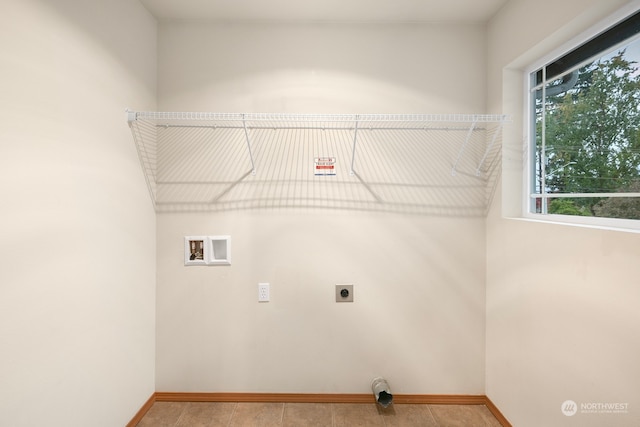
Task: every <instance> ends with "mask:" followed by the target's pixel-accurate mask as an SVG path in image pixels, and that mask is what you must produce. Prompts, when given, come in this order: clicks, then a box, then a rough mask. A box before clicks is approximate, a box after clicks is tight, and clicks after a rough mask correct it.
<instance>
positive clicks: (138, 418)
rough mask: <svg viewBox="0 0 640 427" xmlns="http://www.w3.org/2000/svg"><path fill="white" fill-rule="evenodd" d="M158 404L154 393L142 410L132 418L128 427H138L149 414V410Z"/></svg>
mask: <svg viewBox="0 0 640 427" xmlns="http://www.w3.org/2000/svg"><path fill="white" fill-rule="evenodd" d="M154 403H156V394H155V393H153V394H152V395H151V397H150V398H149V399H148V400H147V401H146V402H145V403H144V405H142V408H140V410H139V411H138V412H136V414H135V415H134V416H133V418H131V421H129V423H128V424H127V426H126V427H136V426H137V425H138V423H139V422H140V421H142V419H143V418H144V416H145V415H146V414H147V412H149V409H151V407H152V406H153V404H154Z"/></svg>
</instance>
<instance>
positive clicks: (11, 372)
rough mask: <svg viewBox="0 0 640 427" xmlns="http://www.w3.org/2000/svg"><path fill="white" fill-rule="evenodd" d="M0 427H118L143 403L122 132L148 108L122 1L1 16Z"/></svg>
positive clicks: (147, 385) (143, 318)
mask: <svg viewBox="0 0 640 427" xmlns="http://www.w3.org/2000/svg"><path fill="white" fill-rule="evenodd" d="M2 9H3V11H2V13H1V14H0V34H1V36H0V51H1V52H2V54H1V55H0V99H1V101H0V116H2V120H1V122H2V125H1V126H0V200H1V201H0V205H1V206H2V207H1V208H0V218H1V219H2V221H1V223H0V236H1V239H0V260H1V261H0V341H1V342H2V351H0V384H1V385H0V424H1V425H4V426H15V427H17V426H36V425H51V426H89V425H90V426H109V427H111V426H117V425H124V424H126V423H127V422H128V421H129V420H130V419H131V418H132V416H133V415H134V414H135V413H136V411H137V410H138V409H139V408H140V406H141V405H142V404H143V403H144V402H145V401H146V400H147V399H148V398H149V396H150V395H151V394H152V393H153V392H154V351H155V348H154V341H155V338H154V320H155V319H154V310H155V306H154V300H155V215H154V212H153V209H152V206H151V203H150V201H149V197H148V193H147V189H146V186H145V182H144V177H143V175H142V173H141V170H140V166H139V164H138V160H137V155H136V151H135V147H134V144H133V142H132V138H131V136H130V133H129V130H128V127H127V125H126V121H125V114H124V109H125V108H126V107H128V106H136V107H139V106H143V107H146V108H155V85H156V72H155V70H156V23H155V20H154V19H153V18H152V17H151V16H150V15H149V14H148V13H147V11H146V10H145V9H144V8H142V7H141V6H140V5H139V4H138V3H137V2H131V1H128V0H112V1H108V2H106V1H97V0H95V1H80V0H66V1H65V0H46V1H44V0H42V1H37V0H24V1H18V2H3V8H2Z"/></svg>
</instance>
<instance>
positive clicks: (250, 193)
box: [127, 110, 507, 216]
mask: <svg viewBox="0 0 640 427" xmlns="http://www.w3.org/2000/svg"><path fill="white" fill-rule="evenodd" d="M127 120H128V123H129V126H130V128H131V132H132V135H133V138H134V141H135V144H136V147H137V150H138V155H139V158H140V162H141V166H142V169H143V171H144V175H145V179H146V181H147V185H148V187H149V193H150V195H151V199H152V201H153V204H154V207H155V209H156V210H157V211H158V212H175V211H183V212H188V211H210V210H214V211H215V210H236V209H256V208H313V209H316V208H329V209H355V210H371V211H391V212H403V213H417V214H428V215H463V216H480V215H484V214H485V212H486V208H487V205H488V202H489V199H490V197H491V195H492V193H493V186H494V184H495V179H494V178H495V174H494V171H495V170H496V168H497V165H498V164H499V162H500V145H501V144H500V136H501V129H502V126H503V124H504V123H505V122H506V121H507V117H505V116H502V115H479V114H274V113H204V112H202V113H198V112H139V111H131V110H127ZM318 159H322V160H325V161H330V164H331V166H330V168H331V169H330V172H327V171H326V170H320V169H318ZM319 171H320V173H318V172H319Z"/></svg>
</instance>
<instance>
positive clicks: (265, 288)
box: [258, 283, 269, 302]
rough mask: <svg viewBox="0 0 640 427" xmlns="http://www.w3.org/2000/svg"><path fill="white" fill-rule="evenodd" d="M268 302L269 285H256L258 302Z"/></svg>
mask: <svg viewBox="0 0 640 427" xmlns="http://www.w3.org/2000/svg"><path fill="white" fill-rule="evenodd" d="M268 301H269V284H268V283H258V302H268Z"/></svg>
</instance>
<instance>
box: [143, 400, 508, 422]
mask: <svg viewBox="0 0 640 427" xmlns="http://www.w3.org/2000/svg"><path fill="white" fill-rule="evenodd" d="M219 426H225V427H228V426H234V427H236V426H242V427H254V426H255V427H271V426H274V427H325V426H326V427H343V426H344V427H357V426H363V427H413V426H416V427H445V426H446V427H457V426H460V427H501V426H500V423H499V422H498V420H497V419H496V418H495V417H494V416H493V414H491V412H490V411H489V410H488V409H487V407H486V406H484V405H417V404H416V405H414V404H393V405H391V406H390V407H389V408H387V409H383V408H382V407H381V406H380V405H377V404H375V403H371V404H366V403H362V404H351V403H228V402H155V403H154V404H153V406H152V407H151V409H150V410H149V412H147V414H146V415H145V416H144V418H143V419H142V421H140V423H138V426H137V427H219Z"/></svg>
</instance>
